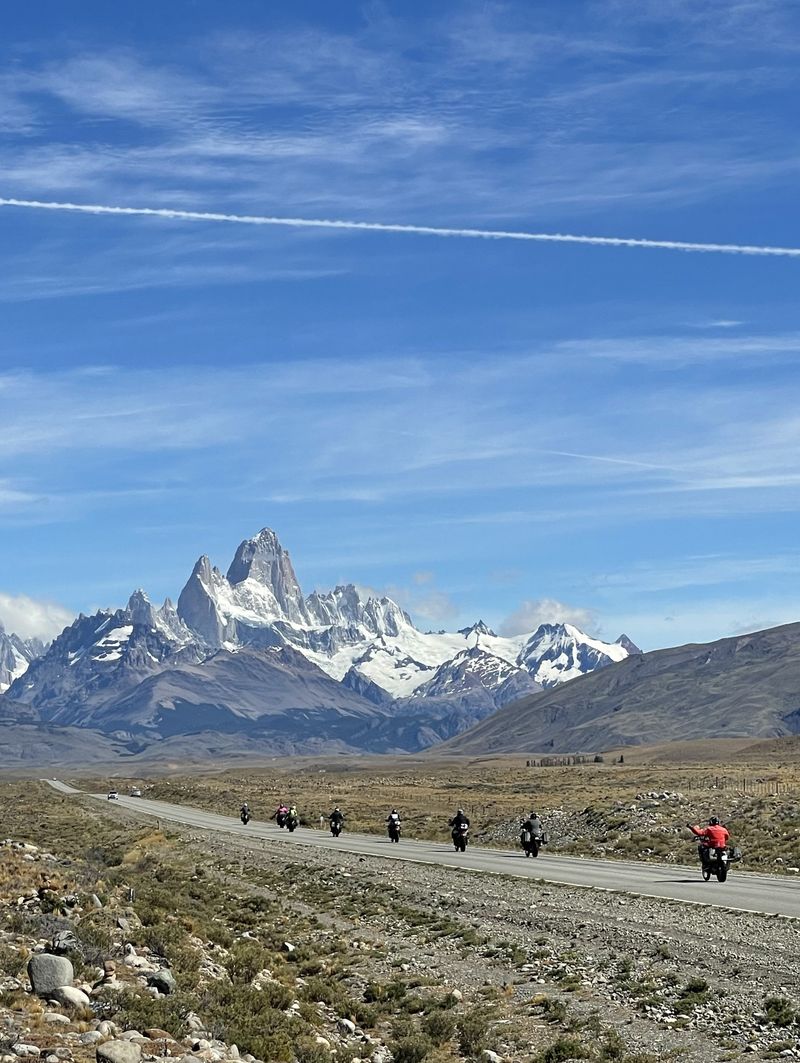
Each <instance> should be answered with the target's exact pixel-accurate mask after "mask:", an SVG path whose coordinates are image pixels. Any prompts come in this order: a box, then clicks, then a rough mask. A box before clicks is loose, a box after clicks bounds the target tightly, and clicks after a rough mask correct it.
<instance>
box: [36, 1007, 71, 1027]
mask: <svg viewBox="0 0 800 1063" xmlns="http://www.w3.org/2000/svg"><path fill="white" fill-rule="evenodd" d="M42 1018H43V1019H44V1021H45V1022H52V1023H54V1024H55V1025H57V1026H58V1025H60V1026H69V1024H70V1019H69V1016H68V1015H62V1014H61V1012H60V1011H46V1012H45V1013H44V1015H42Z"/></svg>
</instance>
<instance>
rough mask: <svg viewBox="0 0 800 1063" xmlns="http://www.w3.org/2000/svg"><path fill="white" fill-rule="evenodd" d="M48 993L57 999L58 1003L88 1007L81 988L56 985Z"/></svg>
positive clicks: (71, 1006)
mask: <svg viewBox="0 0 800 1063" xmlns="http://www.w3.org/2000/svg"><path fill="white" fill-rule="evenodd" d="M49 995H50V997H51V998H52V999H53V1000H57V1001H58V1003H59V1004H65V1005H66V1006H67V1007H68V1008H88V1007H89V998H88V996H87V995H86V993H84V991H83V990H82V989H76V988H75V986H71V985H60V986H57V987H56V988H55V989H54V990H53V992H52V993H50V994H49Z"/></svg>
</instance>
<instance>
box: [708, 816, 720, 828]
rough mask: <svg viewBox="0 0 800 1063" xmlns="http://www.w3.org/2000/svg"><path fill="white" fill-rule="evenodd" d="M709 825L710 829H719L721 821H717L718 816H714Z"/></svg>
mask: <svg viewBox="0 0 800 1063" xmlns="http://www.w3.org/2000/svg"><path fill="white" fill-rule="evenodd" d="M708 825H709V827H718V826H719V820H718V819H717V817H716V816H712V817H711V819H710V820H709V821H708Z"/></svg>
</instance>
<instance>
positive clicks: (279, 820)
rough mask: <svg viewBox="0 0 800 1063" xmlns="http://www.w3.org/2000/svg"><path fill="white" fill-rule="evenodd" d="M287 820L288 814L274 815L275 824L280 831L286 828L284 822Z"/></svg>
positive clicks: (279, 813)
mask: <svg viewBox="0 0 800 1063" xmlns="http://www.w3.org/2000/svg"><path fill="white" fill-rule="evenodd" d="M288 818H289V813H288V812H276V813H275V822H276V823H277V824H278V826H279V827H280V828H281V830H283V828H284V827H285V826H286V821H287V820H288Z"/></svg>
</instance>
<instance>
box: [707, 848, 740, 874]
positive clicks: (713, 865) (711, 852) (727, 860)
mask: <svg viewBox="0 0 800 1063" xmlns="http://www.w3.org/2000/svg"><path fill="white" fill-rule="evenodd" d="M698 852H699V854H700V871H701V873H702V875H703V881H704V882H708V881H709V880H710V879H711V876H712V875H714V876H715V878H716V880H717V882H724V881H725V879H726V878H727V877H728V871H729V870H730V868H731V864H733V863H735V862H736V861H737V860H741V858H742V853H741V850H740V849H729V848H728V846H727V845H720V846H716V847H715V846H713V845H701V846H700V848H699V850H698Z"/></svg>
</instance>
